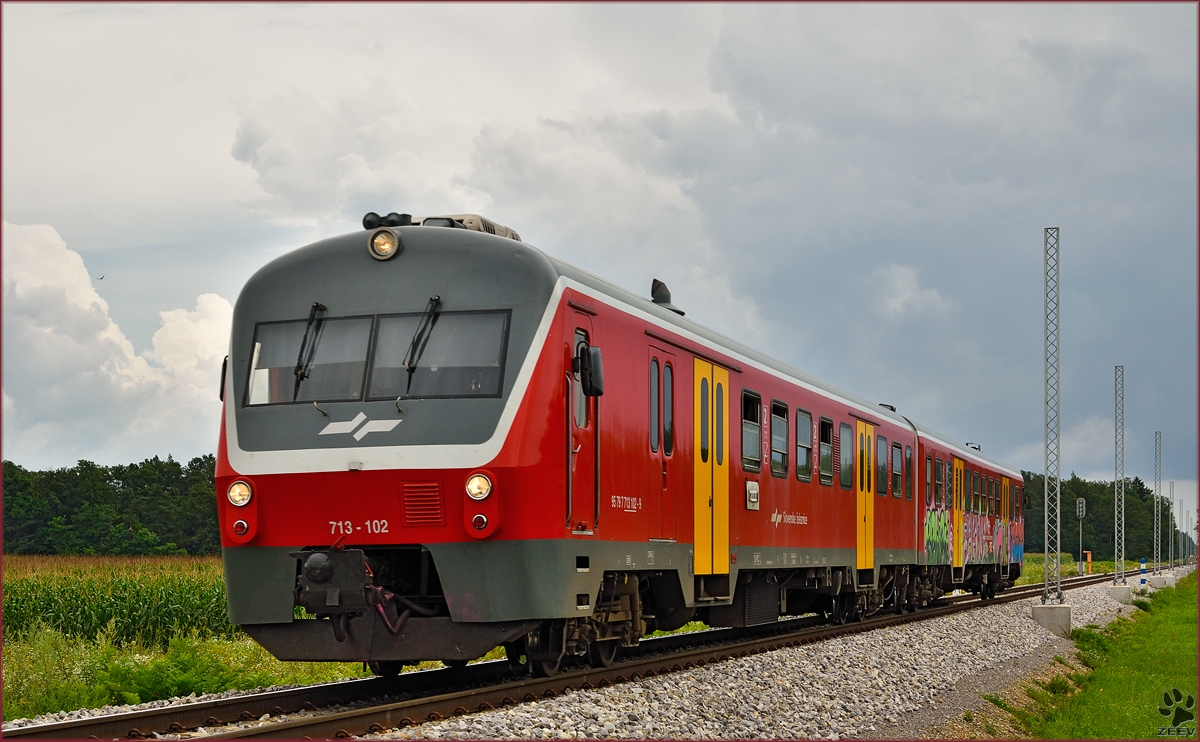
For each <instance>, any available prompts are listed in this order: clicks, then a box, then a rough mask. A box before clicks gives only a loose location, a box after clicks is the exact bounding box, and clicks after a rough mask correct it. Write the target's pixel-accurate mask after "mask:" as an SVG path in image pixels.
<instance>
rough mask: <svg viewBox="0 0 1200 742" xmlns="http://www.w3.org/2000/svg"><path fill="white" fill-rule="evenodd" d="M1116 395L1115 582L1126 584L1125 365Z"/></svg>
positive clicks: (1118, 377) (1116, 376)
mask: <svg viewBox="0 0 1200 742" xmlns="http://www.w3.org/2000/svg"><path fill="white" fill-rule="evenodd" d="M1114 383H1115V387H1116V388H1115V391H1114V394H1115V397H1116V402H1115V405H1116V415H1115V417H1116V439H1115V441H1116V446H1115V448H1116V456H1115V458H1116V467H1115V468H1116V476H1115V477H1114V478H1113V487H1114V490H1115V491H1114V497H1113V508H1114V509H1115V511H1116V513H1115V518H1114V520H1115V523H1114V527H1113V534H1114V536H1113V538H1114V540H1115V542H1116V543H1115V547H1116V548H1115V549H1114V550H1113V561H1114V563H1115V564H1114V569H1113V584H1114V585H1124V584H1125V367H1124V366H1117V367H1116V370H1115V371H1114Z"/></svg>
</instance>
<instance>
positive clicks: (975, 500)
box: [971, 471, 979, 513]
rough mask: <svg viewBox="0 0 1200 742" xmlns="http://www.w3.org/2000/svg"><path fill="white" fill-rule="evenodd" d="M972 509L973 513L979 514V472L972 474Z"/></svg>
mask: <svg viewBox="0 0 1200 742" xmlns="http://www.w3.org/2000/svg"><path fill="white" fill-rule="evenodd" d="M971 505H972V506H973V507H972V508H971V509H972V511H973V512H975V513H978V512H979V472H977V471H973V472H971Z"/></svg>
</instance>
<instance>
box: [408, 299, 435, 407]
mask: <svg viewBox="0 0 1200 742" xmlns="http://www.w3.org/2000/svg"><path fill="white" fill-rule="evenodd" d="M441 305H442V297H440V296H431V297H429V303H428V304H427V305H425V312H424V313H423V314H422V315H421V321H420V322H418V323H417V331H416V332H414V333H413V336H412V342H411V343H409V344H408V353H406V354H405V355H404V361H403V362H402V365H403V366H404V367H405V368H406V369H408V385H407V386H405V387H404V394H405V395H407V394H408V392H409V391H410V390H411V389H412V380H413V373H415V372H416V370H417V362H418V361H420V360H421V354H422V353H424V352H425V346H427V345H429V336H430V335H432V334H433V325H434V323H435V322H437V310H438V307H440V306H441Z"/></svg>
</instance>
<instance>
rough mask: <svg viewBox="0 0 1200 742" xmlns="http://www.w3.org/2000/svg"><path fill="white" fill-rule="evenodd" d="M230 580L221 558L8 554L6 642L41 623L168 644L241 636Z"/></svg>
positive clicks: (90, 635)
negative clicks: (232, 612) (231, 609)
mask: <svg viewBox="0 0 1200 742" xmlns="http://www.w3.org/2000/svg"><path fill="white" fill-rule="evenodd" d="M222 578H223V575H222V571H221V560H220V559H219V558H215V557H208V558H201V557H52V556H6V557H5V559H4V628H5V638H6V641H7V640H17V641H19V640H20V639H21V638H22V637H23V636H26V635H27V634H28V633H29V632H31V631H33V630H34V629H36V628H37V627H39V626H45V627H49V628H52V629H56V630H57V631H60V632H62V633H63V634H65V635H67V636H70V637H78V638H83V639H95V638H96V637H97V636H98V635H99V634H100V633H101V632H102V631H107V632H108V636H109V639H110V640H111V641H113V642H114V643H117V644H126V643H134V642H139V641H140V642H141V643H144V644H147V645H157V646H160V647H166V646H167V644H168V643H169V642H170V640H171V638H172V637H175V636H180V635H191V634H194V635H196V636H198V637H201V638H210V637H212V638H234V637H237V636H240V634H241V632H240V630H239V629H238V628H237V627H235V626H233V625H232V624H230V623H229V618H228V615H227V614H226V607H225V584H224V582H223V579H222ZM110 624H111V628H109V626H110Z"/></svg>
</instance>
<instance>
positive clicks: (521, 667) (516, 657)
mask: <svg viewBox="0 0 1200 742" xmlns="http://www.w3.org/2000/svg"><path fill="white" fill-rule="evenodd" d="M504 656H505V657H507V658H508V666H509V667H511V668H512V669H513V672H518V673H521V672H529V658H528V657H526V656H525V644H524V643H522V642H512V643H511V644H505V645H504Z"/></svg>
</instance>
